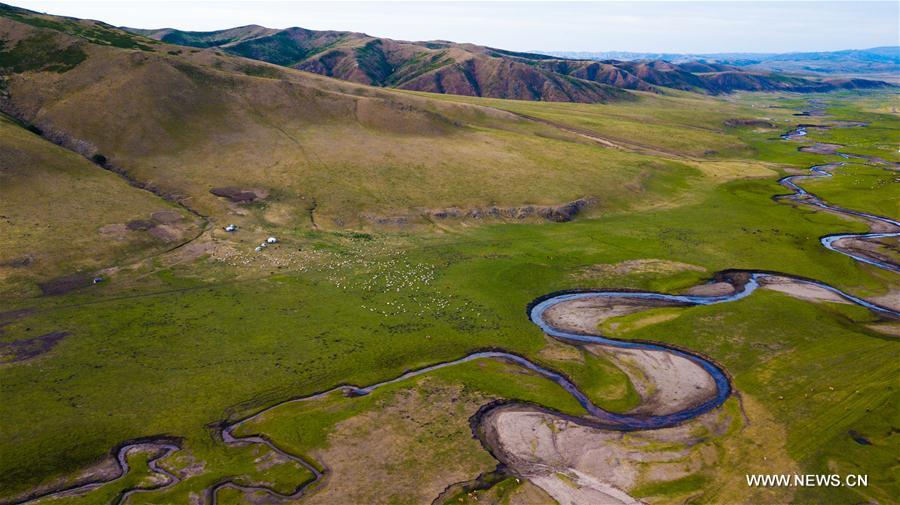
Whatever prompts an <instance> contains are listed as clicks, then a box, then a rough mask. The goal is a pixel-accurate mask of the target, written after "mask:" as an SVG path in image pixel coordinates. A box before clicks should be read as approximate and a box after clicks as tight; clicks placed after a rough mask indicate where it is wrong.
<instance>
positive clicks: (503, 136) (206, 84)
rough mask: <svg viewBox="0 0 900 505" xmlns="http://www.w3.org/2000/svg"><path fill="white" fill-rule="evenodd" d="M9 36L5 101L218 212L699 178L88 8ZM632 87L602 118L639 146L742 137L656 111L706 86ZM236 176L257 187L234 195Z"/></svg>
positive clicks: (223, 218) (714, 119)
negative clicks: (103, 17)
mask: <svg viewBox="0 0 900 505" xmlns="http://www.w3.org/2000/svg"><path fill="white" fill-rule="evenodd" d="M0 42H2V44H3V49H2V50H0V71H2V73H3V74H4V77H3V82H2V87H3V95H2V98H0V107H2V109H3V110H4V111H5V112H6V113H8V114H10V115H12V116H14V117H16V118H18V119H20V120H21V121H23V122H24V123H26V124H32V125H35V126H36V127H38V128H40V129H41V130H42V131H43V135H44V137H45V138H47V139H50V140H53V141H54V142H56V143H58V144H60V145H63V146H65V147H68V148H69V149H71V150H73V151H75V152H78V153H80V154H82V155H83V156H85V157H87V158H95V159H97V160H102V164H103V165H104V166H105V167H106V168H109V169H114V170H118V171H120V172H122V173H124V174H126V175H127V176H128V177H129V178H131V179H133V180H136V181H140V183H141V184H142V185H144V186H146V187H148V188H150V189H152V190H154V191H155V192H157V193H158V194H159V195H163V196H165V197H167V198H169V199H170V200H172V201H177V202H181V203H183V204H187V205H189V206H190V207H191V208H193V209H196V210H197V211H199V212H200V213H201V214H204V215H208V216H210V217H211V219H212V221H213V222H214V223H216V224H218V225H219V226H222V225H224V224H226V223H228V222H235V223H237V224H239V225H240V226H241V227H242V228H243V227H249V228H253V229H259V230H270V231H271V230H274V229H309V228H312V227H319V228H325V229H344V228H348V227H350V228H367V227H373V226H382V225H386V226H405V225H407V224H409V225H413V224H415V223H427V220H428V218H427V216H428V215H430V213H431V212H432V211H434V212H439V213H440V212H442V211H443V209H447V208H453V209H462V210H461V211H460V212H462V213H463V214H466V213H468V212H469V211H472V212H473V213H476V214H477V213H485V212H486V213H487V214H488V215H492V213H493V210H492V209H493V208H498V209H503V212H500V211H498V212H497V214H498V215H507V214H508V215H515V216H519V215H526V216H527V215H538V214H540V213H541V212H544V211H543V210H541V208H543V207H555V206H561V205H565V204H568V203H569V202H575V201H577V200H579V199H582V198H585V197H587V198H589V199H591V201H592V202H594V203H593V207H590V208H585V209H580V210H583V211H585V212H588V211H593V212H596V211H603V210H604V209H612V208H619V207H621V206H624V205H626V202H629V203H628V204H633V203H635V202H640V203H641V204H650V203H652V201H653V199H654V198H655V197H656V196H654V195H657V194H656V193H655V192H656V191H659V188H658V187H657V186H656V185H655V184H656V182H655V181H659V180H672V181H676V180H678V181H681V180H683V179H685V178H689V177H693V176H696V175H697V173H696V171H695V170H694V169H693V168H690V167H689V166H688V165H687V164H685V163H684V162H681V161H677V160H676V159H674V158H675V157H676V156H675V155H673V156H672V157H671V158H670V159H661V158H658V157H655V156H648V155H643V154H638V153H633V152H627V151H626V150H620V149H611V148H607V149H598V148H597V146H598V145H609V143H607V144H602V143H600V142H599V141H598V140H595V139H593V138H592V137H591V136H590V135H586V134H585V133H584V131H588V130H589V128H581V129H580V130H577V131H576V130H574V129H572V128H569V129H568V130H566V129H560V128H558V127H557V126H554V125H553V124H549V122H539V121H535V120H531V119H528V118H525V117H523V116H521V115H518V114H515V113H509V112H504V111H500V110H497V109H495V108H491V107H485V106H482V105H476V104H463V103H454V102H451V101H447V100H437V99H434V98H433V97H431V96H418V95H414V94H411V93H406V92H398V91H393V90H385V89H377V88H371V87H367V86H362V85H357V84H353V83H347V82H342V81H339V80H335V79H329V78H326V77H321V76H317V75H315V74H309V73H306V72H298V71H295V70H292V69H288V68H282V67H278V66H274V65H269V64H265V63H260V62H255V61H252V60H248V59H245V58H240V57H236V56H231V55H226V54H221V55H220V54H217V51H209V50H200V49H187V48H184V47H182V46H172V45H168V44H165V43H160V42H156V41H153V40H150V39H146V38H143V37H140V36H137V35H131V34H128V33H126V32H122V31H121V30H118V29H116V28H114V27H111V26H109V25H104V24H102V23H99V22H94V21H81V20H74V19H67V18H59V17H53V16H46V15H39V14H35V13H30V12H28V11H23V10H20V9H14V8H3V9H0ZM618 92H619V93H626V92H624V91H618ZM635 99H636V100H638V101H635V102H628V104H629V106H631V105H634V106H635V107H636V109H634V111H633V112H634V114H627V115H624V116H622V117H621V118H619V119H615V120H613V119H612V118H609V120H608V121H606V122H607V123H608V124H611V125H612V124H616V125H622V126H623V129H622V131H628V132H629V133H628V134H627V136H628V137H631V139H630V140H636V143H637V144H641V145H644V146H650V147H651V148H652V147H653V145H654V144H656V143H657V142H662V143H663V144H666V142H668V139H671V135H670V133H669V132H671V131H673V129H678V130H683V129H685V128H684V127H683V126H682V124H681V123H679V121H689V122H690V124H692V125H698V124H700V125H703V126H702V128H699V129H698V128H694V129H692V130H691V131H692V132H693V133H692V136H691V137H690V138H691V142H692V145H691V146H684V147H678V150H679V152H680V153H683V154H686V155H696V156H703V153H704V152H705V151H706V150H707V149H711V148H714V149H718V150H722V151H728V150H734V149H741V148H742V144H741V143H740V142H739V141H737V140H736V139H735V138H733V137H730V136H728V135H726V134H724V132H723V131H722V129H723V128H724V126H723V122H724V120H725V119H726V118H727V117H730V115H731V114H735V112H728V110H727V109H721V110H722V111H724V112H722V111H710V112H709V113H708V114H704V115H697V114H694V115H693V116H692V117H691V118H690V119H689V120H688V119H683V118H682V119H679V118H677V117H676V118H672V117H667V116H665V115H661V114H657V113H655V112H653V111H654V110H656V108H657V107H660V106H664V105H671V106H673V107H674V106H677V107H678V108H679V110H680V109H690V110H693V111H696V110H698V109H702V108H703V107H702V103H701V102H697V100H707V99H705V98H702V97H699V96H697V97H696V99H694V98H687V97H685V98H675V97H665V98H664V97H655V96H654V97H652V100H650V97H649V96H648V97H641V98H640V99H637V98H635ZM659 100H666V101H667V102H666V104H662V103H660V102H659ZM564 105H571V104H564ZM638 110H643V112H641V113H640V114H637V111H638ZM598 112H599V111H598ZM657 123H658V124H657ZM642 136H643V138H642ZM694 137H696V138H694ZM625 140H627V139H625ZM617 142H619V141H617ZM648 150H650V149H648ZM680 155H681V154H678V156H680ZM623 187H625V188H628V191H626V192H623V191H622V190H621V188H623ZM675 187H680V186H675ZM235 190H236V191H237V194H240V193H252V194H254V195H259V196H260V198H259V199H256V198H255V197H254V198H253V199H255V200H257V201H254V202H249V203H248V202H244V203H235V202H233V201H231V200H230V199H229V197H228V195H229V194H233V193H234V192H235ZM245 190H246V191H245ZM217 195H219V196H217ZM221 195H225V196H221ZM657 196H658V195H657ZM667 196H668V195H667ZM520 208H524V209H530V210H522V212H519V211H518V210H516V209H520ZM508 209H513V210H508ZM454 212H455V211H454ZM529 212H530V214H529ZM548 212H549V211H548ZM549 214H552V212H549ZM423 216H425V217H423ZM260 233H264V231H260Z"/></svg>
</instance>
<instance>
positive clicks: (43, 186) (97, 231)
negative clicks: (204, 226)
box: [0, 116, 201, 295]
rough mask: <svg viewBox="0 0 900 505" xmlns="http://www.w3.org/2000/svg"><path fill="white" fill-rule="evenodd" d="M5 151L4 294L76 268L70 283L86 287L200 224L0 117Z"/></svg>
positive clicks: (0, 269)
mask: <svg viewBox="0 0 900 505" xmlns="http://www.w3.org/2000/svg"><path fill="white" fill-rule="evenodd" d="M0 153H2V155H0V215H2V218H0V251H2V252H0V284H2V285H3V286H4V288H5V289H3V291H4V294H5V295H9V294H10V293H11V292H10V290H13V292H15V293H16V294H19V295H33V294H36V293H37V292H38V291H37V286H36V285H35V282H36V281H48V280H50V279H53V278H56V277H60V276H64V275H70V276H71V275H72V274H75V278H72V279H71V281H70V283H69V284H71V285H73V286H84V285H86V284H89V283H90V282H91V280H92V278H93V277H94V276H95V275H96V274H97V273H98V270H101V269H104V268H107V267H111V266H114V265H121V264H123V263H127V262H128V260H129V259H134V260H136V259H140V258H142V257H145V256H149V255H151V254H155V253H161V252H163V251H166V250H169V249H171V248H173V247H176V246H178V245H179V244H181V243H183V242H184V241H186V240H189V239H190V238H193V237H194V236H196V235H197V234H198V233H199V232H200V230H201V226H200V224H201V223H200V221H199V219H197V217H196V216H194V215H191V214H190V213H188V212H186V211H185V210H184V209H181V208H179V207H177V206H175V205H173V204H171V203H169V202H166V201H165V200H163V199H161V198H159V197H156V196H154V195H152V194H150V193H148V192H146V191H142V190H140V189H137V188H134V187H131V186H129V185H128V183H126V182H125V181H123V180H122V179H121V178H120V177H118V176H117V175H115V174H112V173H109V172H106V171H104V170H102V169H100V168H98V167H97V166H96V165H94V164H93V163H91V162H89V161H88V160H86V159H84V158H83V157H81V156H79V155H77V154H74V153H72V152H70V151H67V150H65V149H63V148H61V147H58V146H56V145H54V144H52V143H50V142H48V141H47V140H44V139H42V138H41V137H39V136H38V135H36V134H35V133H34V132H32V131H29V130H26V129H25V128H24V127H22V126H21V125H19V124H17V123H15V122H14V121H13V120H11V119H10V118H8V117H6V116H0ZM123 202H128V205H123ZM78 274H80V275H78ZM100 275H102V274H100ZM62 284H65V283H62ZM45 287H46V288H52V286H45ZM64 287H65V286H63V285H60V286H59V288H60V289H63V288H64Z"/></svg>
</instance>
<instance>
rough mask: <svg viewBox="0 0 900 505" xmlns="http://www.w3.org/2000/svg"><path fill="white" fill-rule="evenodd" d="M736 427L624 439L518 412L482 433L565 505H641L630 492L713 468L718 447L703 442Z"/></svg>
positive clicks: (699, 423) (694, 424) (692, 426)
mask: <svg viewBox="0 0 900 505" xmlns="http://www.w3.org/2000/svg"><path fill="white" fill-rule="evenodd" d="M732 421H733V420H732V419H731V418H730V417H729V416H727V415H724V413H723V412H721V411H713V412H709V413H707V414H704V415H702V416H700V417H698V418H697V419H694V420H692V421H690V422H688V423H686V424H684V425H681V426H677V427H673V428H665V429H661V430H649V431H642V432H634V433H622V432H615V431H605V430H600V429H597V428H592V427H589V426H584V425H582V424H578V423H576V422H574V421H570V420H567V419H562V418H558V417H556V416H554V415H552V414H549V413H547V412H544V411H541V410H539V409H536V408H533V407H528V406H516V405H512V406H508V407H500V408H497V409H494V410H492V411H491V412H489V413H488V415H487V416H485V418H484V424H483V425H484V434H485V438H486V440H487V443H488V444H489V445H490V446H491V447H492V448H493V449H494V451H495V455H496V456H497V457H498V458H499V459H500V460H501V461H502V462H503V463H505V464H506V465H507V466H509V467H510V468H512V469H514V470H515V472H516V473H517V474H519V475H522V476H524V477H526V478H528V479H529V480H531V481H532V482H533V483H535V484H536V485H538V486H539V487H541V488H542V489H544V491H546V492H547V493H548V494H550V495H551V496H552V497H553V498H554V499H556V500H557V501H558V502H559V503H566V504H598V503H603V504H636V503H640V502H639V501H638V500H636V499H634V498H633V497H631V496H629V495H628V493H627V491H628V490H629V489H631V488H633V487H634V486H635V485H637V484H638V483H641V482H644V481H646V480H653V481H657V480H662V481H669V480H675V479H679V478H682V477H685V476H687V475H691V474H693V473H696V472H698V471H700V470H702V469H703V468H705V467H710V466H711V465H714V464H715V463H716V461H717V458H718V454H717V451H716V449H715V447H714V446H712V445H711V444H703V443H702V442H704V441H705V440H706V439H707V438H708V437H709V435H708V434H709V433H722V432H724V431H725V429H726V428H727V426H728V425H730V424H731V422H732ZM700 427H702V428H703V429H702V430H698V428H700Z"/></svg>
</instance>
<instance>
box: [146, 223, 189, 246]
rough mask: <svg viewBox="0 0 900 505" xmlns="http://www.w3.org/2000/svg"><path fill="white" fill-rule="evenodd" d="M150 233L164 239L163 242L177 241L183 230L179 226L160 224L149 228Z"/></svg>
mask: <svg viewBox="0 0 900 505" xmlns="http://www.w3.org/2000/svg"><path fill="white" fill-rule="evenodd" d="M148 233H150V235H153V236H154V237H156V238H158V239H160V240H162V241H163V242H175V241H176V240H179V239H180V238H181V231H180V230H179V229H178V228H175V227H172V226H167V225H164V224H159V225H156V226H154V227H153V228H150V230H148Z"/></svg>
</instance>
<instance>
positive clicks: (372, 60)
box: [128, 26, 883, 103]
mask: <svg viewBox="0 0 900 505" xmlns="http://www.w3.org/2000/svg"><path fill="white" fill-rule="evenodd" d="M128 30H131V31H133V32H135V33H140V34H142V35H145V36H148V37H151V38H154V39H157V40H161V41H165V42H169V43H173V44H184V45H190V46H196V47H218V48H219V49H221V50H223V51H226V52H229V53H231V54H236V55H240V56H245V57H248V58H253V59H258V60H262V61H266V62H269V63H274V64H277V65H283V66H289V67H293V68H297V69H300V70H306V71H309V72H315V73H318V74H322V75H327V76H331V77H337V78H339V79H343V80H347V81H352V82H357V83H361V84H369V85H374V86H383V87H394V88H400V89H407V90H416V91H429V92H434V93H448V94H455V95H468V96H484V97H491V98H512V99H518V100H541V101H555V102H561V101H562V102H587V103H592V102H603V101H607V100H610V99H614V98H622V97H623V95H622V94H621V93H616V89H618V88H622V89H632V90H643V91H652V90H656V89H658V88H657V87H668V88H675V89H681V90H688V91H699V92H703V93H709V94H720V93H728V92H732V91H737V90H747V91H779V90H780V91H799V92H809V91H830V90H833V89H839V88H845V87H851V88H852V87H879V86H882V85H883V84H882V83H877V82H866V81H861V82H854V83H852V84H848V83H846V82H825V81H815V80H810V79H802V78H796V77H788V76H783V75H777V74H771V73H769V72H762V71H757V72H750V71H747V70H744V69H741V68H738V67H735V66H731V65H721V64H714V65H706V66H704V67H703V68H698V67H697V65H693V64H686V65H683V64H678V63H668V62H665V61H640V62H621V61H616V60H604V61H600V62H597V61H590V60H575V61H572V60H562V59H559V58H556V57H552V56H545V55H539V54H531V53H520V52H512V51H504V50H501V49H495V48H490V47H485V46H478V45H474V44H458V43H453V42H447V41H440V40H439V41H428V42H408V41H399V40H392V39H387V38H381V37H373V36H370V35H366V34H363V33H353V32H338V31H314V30H306V29H303V28H287V29H284V30H272V29H267V28H263V27H259V26H245V27H239V28H232V29H227V30H220V31H213V32H184V31H179V30H174V29H162V30H139V29H131V28H128Z"/></svg>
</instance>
